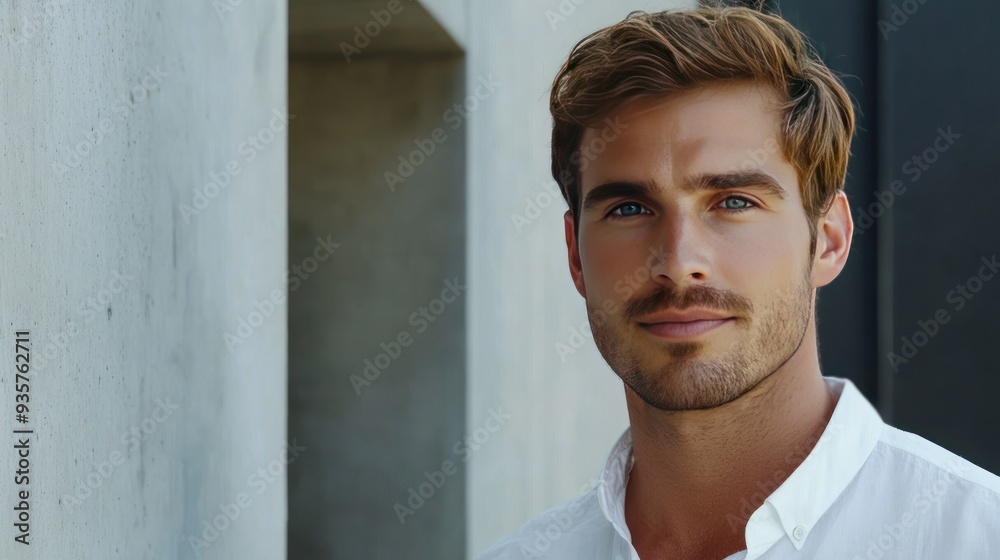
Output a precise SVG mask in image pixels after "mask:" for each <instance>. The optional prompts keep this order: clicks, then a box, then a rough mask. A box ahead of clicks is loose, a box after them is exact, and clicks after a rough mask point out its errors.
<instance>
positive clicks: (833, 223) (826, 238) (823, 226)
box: [813, 190, 854, 288]
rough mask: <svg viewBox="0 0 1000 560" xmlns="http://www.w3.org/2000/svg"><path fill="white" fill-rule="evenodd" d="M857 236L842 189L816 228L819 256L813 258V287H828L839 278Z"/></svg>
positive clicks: (817, 254) (848, 204)
mask: <svg viewBox="0 0 1000 560" xmlns="http://www.w3.org/2000/svg"><path fill="white" fill-rule="evenodd" d="M853 237H854V220H853V219H852V218H851V207H850V203H849V202H848V201H847V195H846V194H845V193H844V191H843V190H838V191H837V196H836V198H834V200H833V204H832V205H831V206H830V209H829V210H828V211H827V213H826V214H825V215H824V216H823V217H821V218H820V219H819V223H818V224H817V225H816V255H815V256H814V257H813V286H814V287H816V288H819V287H821V286H825V285H827V284H829V283H830V282H833V279H834V278H836V277H837V276H839V275H840V271H841V270H843V269H844V265H846V264H847V255H848V253H850V251H851V239H853Z"/></svg>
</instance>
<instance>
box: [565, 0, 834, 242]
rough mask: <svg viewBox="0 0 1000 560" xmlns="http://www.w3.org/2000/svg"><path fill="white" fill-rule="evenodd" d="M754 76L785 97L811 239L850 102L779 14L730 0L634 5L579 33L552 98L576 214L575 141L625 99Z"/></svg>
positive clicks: (787, 139)
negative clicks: (655, 9) (655, 7)
mask: <svg viewBox="0 0 1000 560" xmlns="http://www.w3.org/2000/svg"><path fill="white" fill-rule="evenodd" d="M741 80H751V81H754V82H758V83H764V84H767V85H770V86H771V87H773V88H774V89H775V90H776V91H777V92H778V94H779V96H780V97H779V98H780V99H781V106H780V110H781V115H782V123H781V128H782V136H783V138H781V142H780V143H781V151H782V154H783V155H784V157H785V158H786V159H787V160H788V161H789V162H791V163H792V164H793V165H794V167H795V169H796V172H797V174H798V178H799V183H800V185H801V189H802V200H803V206H804V208H805V211H806V215H807V216H808V218H809V227H810V234H811V237H812V243H813V246H815V238H816V227H817V221H818V219H819V217H820V216H822V215H823V214H825V213H826V211H827V210H828V209H829V206H830V204H832V203H833V200H834V197H835V196H836V193H837V191H838V190H839V189H841V188H843V185H844V179H845V176H846V174H847V160H848V156H849V155H850V143H851V136H852V135H853V133H854V110H853V107H852V105H851V100H850V98H849V97H848V94H847V91H846V90H845V88H844V86H843V84H841V82H840V80H839V79H838V78H837V77H836V76H835V75H834V74H833V73H832V72H831V71H830V69H829V68H827V67H826V65H824V64H823V62H822V60H821V59H820V58H819V55H817V54H816V52H815V51H814V50H813V49H812V47H811V46H810V45H809V43H808V41H807V40H806V38H805V37H804V36H803V35H802V33H801V32H799V31H798V30H797V29H795V28H794V27H793V26H792V25H791V24H789V23H788V22H787V21H785V20H783V19H781V18H780V17H779V16H776V15H769V14H765V13H762V12H760V11H757V10H754V9H751V8H744V7H731V6H716V7H701V8H697V9H693V10H687V11H679V12H678V11H665V12H659V13H653V14H649V13H645V12H632V13H631V14H629V15H628V17H627V18H625V19H624V20H622V21H621V22H619V23H616V24H614V25H612V26H610V27H606V28H604V29H601V30H598V31H596V32H594V33H591V34H590V35H588V36H587V37H585V38H583V39H582V40H581V41H580V42H579V43H577V44H576V46H574V47H573V50H572V51H571V52H570V54H569V58H568V59H567V60H566V62H565V63H564V64H563V66H562V68H560V69H559V73H558V74H557V75H556V78H555V80H554V82H553V85H552V92H551V95H550V97H549V110H550V111H551V113H552V118H553V120H554V124H553V127H552V176H553V177H554V178H555V180H556V182H557V183H559V188H560V189H561V190H562V194H563V197H564V198H565V199H566V202H567V204H569V208H570V210H571V211H572V213H573V221H574V227H577V228H578V227H579V220H580V203H581V201H580V195H581V193H580V168H579V163H580V153H579V151H580V143H581V140H582V138H583V133H584V130H585V128H586V127H596V126H597V125H598V123H599V121H600V120H601V119H602V118H605V117H607V116H608V115H609V114H610V113H611V112H612V111H614V110H615V109H616V108H618V107H620V106H621V105H622V104H624V103H626V102H628V101H632V100H635V99H639V98H646V97H659V96H665V95H669V94H671V93H676V92H679V91H682V90H685V89H689V88H693V87H697V86H704V85H710V84H712V83H715V82H727V81H741Z"/></svg>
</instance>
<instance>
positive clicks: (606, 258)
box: [580, 238, 646, 298]
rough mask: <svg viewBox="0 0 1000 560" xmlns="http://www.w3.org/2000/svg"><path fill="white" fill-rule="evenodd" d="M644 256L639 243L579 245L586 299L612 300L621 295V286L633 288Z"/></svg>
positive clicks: (592, 242) (606, 242)
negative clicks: (609, 298)
mask: <svg viewBox="0 0 1000 560" xmlns="http://www.w3.org/2000/svg"><path fill="white" fill-rule="evenodd" d="M645 254H646V253H645V249H644V245H642V244H641V243H623V242H622V240H621V239H615V240H606V241H601V240H599V239H597V238H592V239H590V240H589V242H588V243H587V244H585V245H583V244H582V246H581V254H580V258H581V261H582V264H583V274H584V281H585V282H586V284H587V291H588V296H593V297H602V298H607V297H611V296H612V295H613V294H615V293H620V291H621V286H622V285H623V283H624V284H634V283H635V278H636V277H637V276H638V275H637V274H636V272H637V271H638V269H639V268H640V267H642V266H643V260H644V257H645ZM616 286H617V292H616Z"/></svg>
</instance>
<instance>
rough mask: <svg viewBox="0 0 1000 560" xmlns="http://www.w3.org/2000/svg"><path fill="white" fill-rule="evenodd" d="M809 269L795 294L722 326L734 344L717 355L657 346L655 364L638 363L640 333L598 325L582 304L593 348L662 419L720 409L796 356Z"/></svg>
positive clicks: (642, 344)
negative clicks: (732, 336) (668, 413)
mask: <svg viewBox="0 0 1000 560" xmlns="http://www.w3.org/2000/svg"><path fill="white" fill-rule="evenodd" d="M810 265H811V263H810ZM809 268H810V270H807V271H806V275H805V277H804V278H802V279H801V280H800V282H799V283H798V284H797V285H796V286H793V287H791V288H790V289H788V290H785V291H783V292H779V293H777V294H775V297H774V298H772V300H771V301H770V302H768V303H767V304H766V305H765V306H763V307H761V306H758V305H754V306H753V307H754V308H755V310H756V311H755V312H754V313H753V314H751V315H750V316H746V317H738V318H737V319H735V320H734V322H733V323H732V324H731V325H729V326H732V327H733V328H734V329H736V330H737V335H736V336H737V337H741V338H738V339H737V341H736V342H735V344H734V345H733V346H731V347H730V349H729V350H728V351H725V352H720V353H719V354H718V355H715V356H704V355H703V353H704V351H705V347H706V343H705V342H703V341H700V340H693V341H667V340H663V341H661V342H660V343H659V344H658V347H657V351H656V355H655V357H654V360H655V362H656V363H654V364H649V363H643V356H648V355H649V354H650V351H649V345H650V343H649V342H648V339H649V335H648V334H646V333H642V332H638V330H639V329H641V327H640V326H639V325H638V323H636V322H634V321H625V320H623V319H622V318H621V317H620V316H616V317H614V318H613V319H611V320H608V318H602V317H600V316H599V315H598V313H599V311H598V310H597V309H595V308H592V307H591V305H590V302H588V305H587V314H588V317H589V318H590V323H591V330H592V332H593V334H594V342H595V343H596V345H597V348H598V349H599V350H600V352H601V355H602V356H604V359H605V360H606V361H607V362H608V365H609V366H610V367H611V369H612V370H613V371H614V372H615V373H616V374H618V377H620V378H621V379H622V381H623V382H624V383H625V384H626V385H627V386H628V387H629V388H630V389H631V390H632V391H633V392H635V394H636V395H637V396H638V397H639V398H641V399H642V400H643V401H645V402H646V403H648V404H649V405H650V406H652V407H654V408H657V409H660V410H668V411H680V410H703V409H709V408H715V407H718V406H722V405H724V404H726V403H729V402H732V401H734V400H736V399H738V398H740V397H741V396H743V395H744V394H746V393H747V392H749V391H750V390H752V389H753V388H754V387H756V386H757V385H758V384H759V383H760V382H761V381H763V380H764V379H767V377H768V376H770V375H771V374H772V373H774V372H775V371H777V370H778V369H779V368H780V367H781V366H782V365H784V364H785V362H787V361H788V360H789V359H790V358H791V357H792V356H793V355H795V353H796V352H798V349H799V348H800V347H801V345H802V342H803V341H804V340H805V336H806V333H807V332H808V328H809V322H810V320H811V318H812V307H813V304H812V287H811V286H810V280H809V272H811V266H810V267H809ZM595 319H596V320H595ZM601 319H603V320H601ZM723 328H724V327H723ZM709 336H710V335H709ZM643 339H647V340H643Z"/></svg>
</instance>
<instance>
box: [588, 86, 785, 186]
mask: <svg viewBox="0 0 1000 560" xmlns="http://www.w3.org/2000/svg"><path fill="white" fill-rule="evenodd" d="M614 117H617V118H618V119H619V123H620V125H619V126H618V129H619V131H618V133H617V134H611V133H609V129H608V128H588V129H586V130H585V132H584V135H583V138H582V141H581V144H580V150H581V155H582V156H583V157H582V158H581V187H582V192H581V195H586V193H587V190H588V189H589V188H593V187H594V186H596V185H598V184H601V183H605V182H609V181H630V180H633V181H639V180H650V179H654V180H656V182H657V183H660V184H664V185H677V184H681V183H682V182H683V181H684V179H685V178H687V177H689V176H693V175H697V174H699V173H706V172H725V171H736V170H747V169H760V170H763V171H765V172H767V173H768V174H770V175H772V176H775V177H776V178H777V179H778V180H779V181H781V182H783V183H784V182H786V181H788V184H789V185H790V186H792V185H795V186H797V179H796V176H795V172H794V167H792V165H791V164H790V163H789V162H788V161H787V160H786V159H785V158H784V155H783V154H782V151H781V113H780V108H779V104H778V96H777V93H776V92H775V91H774V90H772V89H770V88H769V87H766V86H760V85H757V84H753V83H750V82H733V83H726V84H720V85H712V86H707V87H699V88H696V89H691V90H685V91H683V92H679V93H676V94H672V95H670V96H669V97H666V98H656V99H645V100H640V101H634V102H631V103H628V104H626V105H624V106H623V107H621V108H620V109H619V110H618V111H617V113H616V114H615V115H614ZM606 122H607V121H606ZM788 190H791V191H797V190H798V189H797V188H789V189H788ZM790 194H791V193H790Z"/></svg>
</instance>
